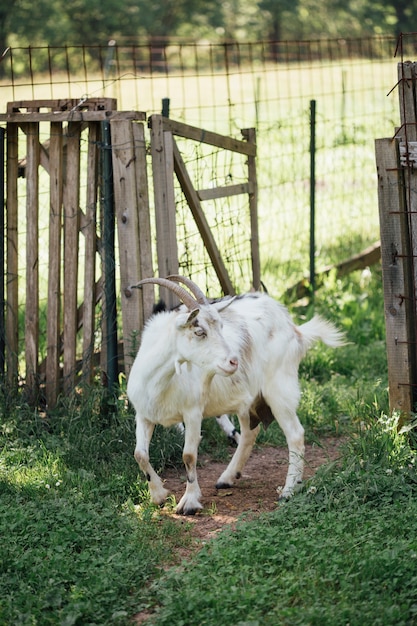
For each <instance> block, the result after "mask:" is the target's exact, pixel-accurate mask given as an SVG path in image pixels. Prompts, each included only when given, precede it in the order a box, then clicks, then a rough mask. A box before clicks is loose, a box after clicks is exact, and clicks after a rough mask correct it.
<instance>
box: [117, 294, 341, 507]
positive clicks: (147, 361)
mask: <svg viewBox="0 0 417 626" xmlns="http://www.w3.org/2000/svg"><path fill="white" fill-rule="evenodd" d="M224 302H225V299H223V300H221V301H219V302H214V303H211V304H202V305H196V306H198V310H197V311H193V312H191V313H190V311H185V309H184V307H182V308H181V309H180V310H177V311H171V312H164V313H159V314H158V315H155V316H154V317H152V318H151V319H150V320H149V321H148V323H147V325H146V327H145V329H144V332H143V335H142V342H141V346H140V349H139V352H138V354H137V356H136V359H135V362H134V364H133V366H132V370H131V373H130V377H129V382H128V387H127V392H128V396H129V399H130V401H131V402H132V404H133V406H134V408H135V410H136V448H135V458H136V460H137V462H138V463H139V466H140V467H141V469H142V471H143V472H144V473H145V475H146V476H147V478H148V481H149V489H150V494H151V498H152V500H153V502H155V503H157V504H162V503H163V502H164V501H165V499H166V497H167V494H168V491H167V490H166V489H165V488H164V487H163V484H162V481H161V479H160V477H159V476H158V475H157V474H156V472H155V471H154V470H153V468H152V467H151V464H150V462H149V442H150V440H151V437H152V433H153V429H154V426H155V424H162V425H163V426H169V425H171V424H175V423H180V422H183V423H184V426H185V440H184V449H183V460H184V463H185V467H186V471H187V486H186V490H185V494H184V496H183V497H182V498H181V500H180V502H179V503H178V506H177V512H179V513H184V514H194V513H195V512H196V511H197V510H198V509H201V508H202V505H201V502H200V497H201V492H200V488H199V486H198V481H197V472H196V463H197V453H198V445H199V442H200V437H201V422H202V419H203V418H205V417H213V416H219V415H223V414H227V413H231V414H236V415H237V416H238V418H239V423H240V439H239V443H238V447H237V449H236V452H235V454H234V456H233V458H232V460H231V461H230V463H229V465H228V467H227V468H226V470H225V471H224V472H223V474H222V475H221V476H220V478H219V480H218V482H217V487H218V488H221V487H230V486H232V485H233V483H234V481H235V480H236V478H238V477H239V476H240V475H241V473H242V470H243V467H244V465H245V463H246V461H247V460H248V458H249V456H250V453H251V450H252V447H253V444H254V442H255V439H256V435H257V433H258V431H259V427H258V428H255V429H254V430H250V425H249V424H250V419H249V411H250V408H251V406H252V404H253V402H254V400H255V399H256V398H257V397H259V395H260V394H261V395H262V396H263V398H264V400H265V401H266V403H267V404H268V405H269V407H270V408H271V410H272V413H273V415H274V417H275V419H276V420H277V421H278V423H279V424H280V426H281V428H282V429H283V431H284V434H285V436H286V439H287V444H288V449H289V466H288V473H287V478H286V482H285V485H284V487H283V490H282V493H281V497H289V496H291V495H292V494H293V493H294V489H295V487H296V485H297V483H300V482H301V480H302V476H303V468H304V429H303V427H302V426H301V424H300V421H299V419H298V417H297V413H296V410H297V406H298V403H299V398H300V390H299V383H298V365H299V363H300V361H301V359H302V357H303V356H304V355H305V353H306V352H307V350H308V348H310V346H311V345H312V344H313V343H314V342H315V341H317V340H321V341H323V342H324V343H326V344H327V345H329V346H332V347H336V346H339V345H342V344H343V343H344V340H343V335H342V333H340V332H339V331H338V330H337V329H336V328H335V327H334V326H333V325H332V324H331V323H329V322H327V321H325V320H323V319H322V318H320V317H319V316H316V317H314V318H313V319H312V320H311V321H309V322H307V323H306V324H303V325H302V326H296V325H295V324H294V323H293V322H292V320H291V317H290V315H289V313H288V311H287V309H286V308H285V307H284V306H282V305H280V304H279V303H277V302H276V301H275V300H273V299H272V298H271V297H269V296H268V295H266V294H263V293H250V294H245V295H244V296H240V297H237V298H235V299H234V300H233V302H231V303H230V304H229V306H228V307H227V308H224ZM219 311H220V312H219Z"/></svg>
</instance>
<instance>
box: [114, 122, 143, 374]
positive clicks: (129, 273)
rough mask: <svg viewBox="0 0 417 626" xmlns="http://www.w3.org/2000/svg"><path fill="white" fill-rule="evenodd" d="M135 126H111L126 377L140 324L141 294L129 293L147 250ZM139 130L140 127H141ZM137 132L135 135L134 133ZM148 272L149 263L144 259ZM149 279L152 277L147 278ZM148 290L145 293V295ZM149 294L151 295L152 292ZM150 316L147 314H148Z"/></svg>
mask: <svg viewBox="0 0 417 626" xmlns="http://www.w3.org/2000/svg"><path fill="white" fill-rule="evenodd" d="M136 126H137V124H136V123H134V124H132V122H120V121H117V122H112V123H111V136H112V158H113V184H114V195H115V205H116V223H117V233H118V242H119V260H120V281H121V306H122V321H123V350H124V367H125V373H126V376H128V375H129V372H130V368H131V366H132V364H133V360H134V357H135V354H136V351H137V348H138V333H139V332H140V330H141V329H142V327H143V324H144V321H145V320H144V307H143V300H142V296H143V293H142V291H140V290H137V289H130V287H131V285H133V284H136V283H137V282H138V281H139V280H140V279H141V278H143V277H145V276H144V275H143V267H142V262H141V261H142V254H143V250H142V247H144V248H146V247H148V254H151V250H150V249H149V246H150V223H149V206H148V207H142V210H145V211H147V224H146V225H145V226H146V228H145V232H144V233H143V235H144V239H143V240H142V233H141V231H140V226H139V206H138V194H139V190H138V186H139V181H138V168H139V167H140V168H142V169H144V171H145V172H146V154H145V143H144V136H143V127H142V133H141V132H140V130H139V129H138V128H136ZM142 126H143V125H142ZM138 131H139V133H138ZM141 193H142V196H143V197H142V200H144V201H145V202H146V200H147V191H146V190H145V189H144V188H143V183H142V186H141ZM145 261H146V262H147V264H148V265H149V267H150V269H149V271H150V272H152V261H151V259H147V258H146V259H145ZM147 275H148V276H151V275H152V273H149V274H147ZM150 292H151V290H147V294H149V293H150ZM152 294H153V292H152ZM148 313H150V311H148Z"/></svg>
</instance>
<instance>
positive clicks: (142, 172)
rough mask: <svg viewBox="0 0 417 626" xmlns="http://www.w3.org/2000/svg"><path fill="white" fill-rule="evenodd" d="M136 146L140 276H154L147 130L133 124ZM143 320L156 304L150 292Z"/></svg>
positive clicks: (146, 293)
mask: <svg viewBox="0 0 417 626" xmlns="http://www.w3.org/2000/svg"><path fill="white" fill-rule="evenodd" d="M132 131H133V141H134V146H135V156H136V158H135V162H134V166H135V170H136V196H137V210H138V226H139V244H140V245H139V256H140V272H141V273H140V276H141V278H146V277H148V276H153V261H152V256H153V255H152V232H151V219H150V208H149V187H148V175H147V158H146V141H145V128H144V125H143V124H138V123H134V124H132ZM141 295H142V311H143V320H144V321H145V320H147V319H148V317H150V315H151V314H152V310H153V307H154V304H155V298H154V294H153V293H151V291H150V290H145V291H143V290H142V294H141Z"/></svg>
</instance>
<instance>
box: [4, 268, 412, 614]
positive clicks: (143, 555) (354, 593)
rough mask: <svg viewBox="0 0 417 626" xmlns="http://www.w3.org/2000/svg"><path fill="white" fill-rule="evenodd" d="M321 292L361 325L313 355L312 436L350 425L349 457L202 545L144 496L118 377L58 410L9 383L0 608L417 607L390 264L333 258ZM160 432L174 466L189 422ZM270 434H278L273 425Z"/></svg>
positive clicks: (372, 610)
mask: <svg viewBox="0 0 417 626" xmlns="http://www.w3.org/2000/svg"><path fill="white" fill-rule="evenodd" d="M316 309H317V311H318V312H320V313H322V314H326V315H327V316H330V318H331V319H332V320H333V321H334V322H336V323H337V324H338V325H339V326H340V327H341V328H344V329H345V330H347V332H348V337H349V339H350V341H351V342H352V343H351V344H350V345H347V346H345V347H343V348H340V349H338V350H336V351H332V350H329V349H325V348H323V347H317V348H315V349H314V350H312V351H311V352H310V353H309V355H308V356H307V357H306V359H305V360H304V361H303V363H302V366H301V379H302V388H303V396H302V401H301V406H300V411H299V414H300V418H301V421H302V422H303V424H304V425H305V427H306V431H307V440H308V441H309V442H314V443H315V444H316V445H317V446H319V445H320V441H324V440H325V438H326V435H330V434H331V435H337V436H343V442H344V443H343V446H342V448H341V454H340V459H339V460H338V461H337V462H334V463H329V464H327V465H325V466H324V467H322V468H321V469H320V470H319V471H318V473H317V474H316V476H315V477H314V478H312V479H310V480H309V481H308V482H307V483H306V484H305V487H304V489H303V490H302V491H301V492H300V493H299V494H297V495H296V496H295V497H294V498H293V499H292V500H291V501H289V502H287V503H285V504H283V505H279V506H278V507H277V508H276V510H275V511H274V512H269V513H264V514H261V515H260V516H257V517H256V518H255V519H250V518H247V519H245V515H244V510H242V514H243V515H242V518H241V521H240V522H239V524H238V527H237V529H236V530H232V529H226V530H225V531H224V532H223V533H221V534H220V535H219V536H218V537H217V538H216V539H211V540H210V541H208V542H207V543H206V544H205V545H204V544H202V543H201V542H199V543H197V544H196V543H195V541H193V539H192V534H191V531H190V528H191V527H190V525H189V524H188V523H187V520H186V519H184V518H182V519H180V520H179V519H178V518H176V517H175V516H173V515H172V514H171V513H170V510H172V509H170V506H169V505H168V507H167V508H166V509H165V511H162V510H160V509H158V508H157V507H155V506H152V505H151V504H150V502H149V499H148V496H147V487H146V484H145V483H144V482H143V480H142V476H141V475H140V474H139V471H138V468H137V466H136V463H135V461H134V459H133V455H132V452H133V447H134V428H133V416H132V414H131V409H130V408H129V407H128V406H127V405H126V400H125V396H124V394H123V393H122V394H121V395H120V397H119V398H118V399H115V398H114V397H113V396H112V397H110V398H109V397H108V396H106V395H104V394H103V393H102V392H101V391H100V389H99V388H92V389H90V390H89V393H84V394H83V395H82V396H81V395H80V396H77V395H74V396H72V397H68V398H63V399H62V401H61V403H60V405H59V407H57V409H56V410H55V412H54V413H53V414H51V415H48V416H45V415H42V414H41V413H39V412H34V411H33V410H31V409H30V408H29V407H27V406H25V405H24V404H23V403H22V401H21V399H19V398H13V397H10V396H8V395H7V394H3V397H2V402H1V411H2V420H1V424H2V425H1V447H2V456H1V465H0V489H1V501H0V507H1V514H0V524H1V533H2V536H3V537H4V539H5V540H4V541H3V542H2V546H1V559H0V562H1V575H0V597H1V600H0V623H2V624H24V625H38V624H39V625H44V624H45V625H46V624H51V625H52V624H54V625H55V624H56V625H58V624H59V625H69V624H82V625H87V624H89V625H90V624H91V625H93V624H100V625H105V624H108V625H113V624H120V625H127V624H131V623H132V617H133V616H135V615H140V616H141V617H140V619H142V618H144V617H146V619H147V620H149V622H145V623H149V624H171V623H176V624H184V625H185V624H187V625H188V624H197V623H199V624H208V625H213V626H215V625H217V624H219V623H222V624H227V625H230V626H232V625H236V624H239V623H241V624H244V623H245V624H246V623H251V624H276V623H280V624H300V625H301V624H303V625H304V624H329V625H333V624H342V623H343V624H344V623H348V622H349V623H350V624H357V625H358V626H359V625H361V626H363V625H364V624H372V625H373V624H384V626H386V625H390V624H392V625H394V624H395V625H398V624H412V623H414V620H415V616H416V606H417V597H416V591H415V590H416V585H415V581H416V576H417V559H416V554H417V544H416V540H415V536H414V533H413V532H412V528H413V526H414V520H415V516H416V513H417V505H416V502H417V500H416V498H415V495H416V489H417V481H416V473H415V471H416V468H415V449H414V444H415V438H414V435H413V430H411V431H410V432H409V433H402V434H398V433H397V430H396V421H395V416H394V417H393V418H390V417H388V405H387V402H388V398H387V373H386V359H385V345H384V322H383V314H382V293H381V277H380V270H379V268H378V267H375V268H372V271H371V274H369V273H366V274H361V273H360V272H356V273H354V274H352V275H351V276H350V277H349V278H347V279H344V280H343V282H342V281H341V280H337V279H336V278H335V277H334V276H333V275H331V276H330V277H329V278H328V280H327V283H326V285H325V287H324V288H323V289H322V290H320V291H319V292H318V294H317V298H316ZM292 313H293V314H294V315H295V317H296V318H298V319H302V318H303V317H304V316H305V315H306V314H308V311H307V310H306V309H305V308H304V307H300V306H298V307H293V310H292ZM154 439H155V441H154V442H153V447H152V449H151V454H152V462H153V464H154V465H155V466H156V467H158V469H159V470H160V471H162V473H163V472H164V470H166V469H167V468H169V467H172V466H180V465H181V443H182V442H181V436H180V435H179V434H178V433H176V432H174V431H163V430H160V431H158V432H157V433H156V437H155V438H154ZM265 444H267V445H271V444H272V445H276V446H280V445H282V444H283V440H282V438H281V435H280V432H279V429H278V428H276V427H275V426H274V425H273V426H271V427H270V428H269V429H268V430H267V431H266V432H263V433H262V435H261V436H260V437H259V440H258V446H263V445H265ZM201 450H202V453H203V454H204V453H205V452H209V454H210V457H211V458H215V459H217V460H218V461H223V462H225V463H226V461H227V459H228V458H229V456H230V454H231V452H232V451H233V450H231V449H230V448H229V447H228V444H227V443H226V442H225V440H224V438H223V436H222V435H221V434H220V433H219V432H218V430H217V429H216V426H215V424H212V422H211V420H209V421H207V422H206V424H205V426H204V433H203V441H202V444H201ZM272 473H273V468H271V474H272ZM215 479H216V476H213V482H214V481H215ZM266 480H269V478H268V477H267V478H266ZM270 487H271V489H274V487H275V485H274V482H273V479H271V485H270ZM171 505H172V506H173V505H174V502H171ZM214 506H215V505H214V504H213V505H212V507H208V508H207V509H205V510H204V511H203V513H202V519H204V516H209V515H212V514H213V513H214V511H215V509H214V508H213V507H214ZM260 507H261V503H260ZM195 523H197V524H198V518H196V520H195ZM184 550H186V551H187V554H188V555H189V556H188V557H187V562H181V555H182V554H184ZM193 554H194V556H193ZM155 611H156V612H155ZM133 623H134V622H133ZM137 623H140V622H139V617H138V618H137Z"/></svg>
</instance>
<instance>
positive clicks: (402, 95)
mask: <svg viewBox="0 0 417 626" xmlns="http://www.w3.org/2000/svg"><path fill="white" fill-rule="evenodd" d="M416 72H417V64H416V63H412V62H411V61H406V62H405V63H399V64H398V96H399V105H400V119H401V130H400V133H399V135H400V136H401V137H402V138H404V139H405V140H406V141H407V142H408V141H416V140H417V127H416V102H415V92H416Z"/></svg>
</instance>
